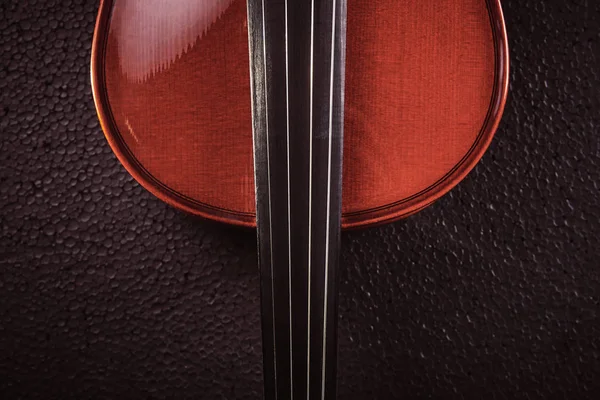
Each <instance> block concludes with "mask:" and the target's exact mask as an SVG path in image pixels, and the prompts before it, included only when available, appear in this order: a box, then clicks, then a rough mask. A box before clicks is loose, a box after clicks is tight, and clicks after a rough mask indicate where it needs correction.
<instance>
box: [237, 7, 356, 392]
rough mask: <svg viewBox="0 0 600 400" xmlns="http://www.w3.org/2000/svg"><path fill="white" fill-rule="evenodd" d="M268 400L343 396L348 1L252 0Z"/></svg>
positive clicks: (255, 123) (258, 198)
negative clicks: (340, 302) (341, 264)
mask: <svg viewBox="0 0 600 400" xmlns="http://www.w3.org/2000/svg"><path fill="white" fill-rule="evenodd" d="M248 25H249V34H250V68H251V81H252V115H253V132H254V162H255V180H256V201H257V210H256V211H257V227H258V249H259V263H260V274H261V279H260V282H261V299H262V300H261V308H262V309H261V312H262V333H263V363H264V382H265V396H264V397H265V399H267V400H275V399H308V400H312V399H321V400H323V399H334V398H335V389H336V363H337V285H336V281H337V275H338V258H339V249H340V227H341V225H340V219H341V182H342V181H341V177H342V136H343V108H344V107H343V88H344V61H345V57H344V56H345V28H346V0H310V1H291V0H284V1H281V0H278V1H275V0H250V1H248Z"/></svg>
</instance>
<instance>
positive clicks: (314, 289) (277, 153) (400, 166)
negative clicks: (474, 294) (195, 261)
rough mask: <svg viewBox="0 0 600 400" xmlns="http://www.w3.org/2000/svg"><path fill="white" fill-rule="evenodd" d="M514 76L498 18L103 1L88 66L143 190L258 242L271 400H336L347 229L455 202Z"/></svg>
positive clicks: (464, 7) (429, 5) (345, 1)
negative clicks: (252, 229) (250, 231)
mask: <svg viewBox="0 0 600 400" xmlns="http://www.w3.org/2000/svg"><path fill="white" fill-rule="evenodd" d="M507 74H508V52H507V44H506V34H505V29H504V21H503V19H502V11H501V8H500V4H499V0H413V1H397V0H377V1H364V0H360V1H358V0H303V1H300V0H298V1H288V0H283V1H282V0H247V1H245V0H143V1H142V0H105V1H104V2H102V4H101V7H100V14H99V18H98V24H97V31H96V34H95V39H94V46H93V55H92V82H93V89H94V95H95V100H96V105H97V108H98V114H99V116H100V120H101V123H102V127H103V129H104V132H105V133H106V137H107V138H108V140H109V142H110V144H111V146H112V148H113V150H114V151H115V153H116V154H117V156H118V157H119V159H120V160H121V162H122V163H123V164H124V165H125V167H126V168H127V169H128V170H129V171H130V172H131V174H132V175H133V176H135V177H136V179H138V181H140V182H141V183H142V184H143V185H144V186H145V187H146V188H148V189H149V190H150V191H152V192H153V193H155V194H156V195H157V196H159V197H160V198H162V199H163V200H165V201H166V202H168V203H170V204H173V205H174V206H176V207H179V208H180V209H183V210H185V211H188V212H191V213H193V214H197V215H200V216H204V217H207V218H212V219H215V220H219V221H222V222H228V223H233V224H237V225H245V226H256V227H257V239H258V247H257V253H258V264H259V270H260V287H261V321H262V334H263V338H262V339H263V340H262V344H263V346H262V348H263V367H264V374H263V376H264V398H265V399H266V400H278V399H293V398H297V399H307V400H334V399H335V398H336V365H337V276H338V266H339V254H340V233H341V229H342V227H346V228H349V227H359V226H365V225H372V224H378V223H383V222H386V221H391V220H394V219H398V218H401V217H403V216H406V215H409V214H412V213H414V212H416V211H418V210H420V209H421V208H423V207H425V206H427V205H428V204H430V203H432V202H433V201H435V200H436V199H437V198H438V197H440V196H441V195H443V194H444V193H446V192H447V191H448V190H450V189H451V188H452V187H453V186H454V185H456V184H457V183H458V182H459V181H460V180H461V179H462V178H463V177H464V176H465V175H466V174H467V173H468V172H469V170H471V169H472V168H473V167H474V165H475V164H476V163H477V161H478V160H479V158H480V157H481V156H482V155H483V152H484V151H485V150H486V148H487V146H488V145H489V142H490V140H491V138H492V136H493V134H494V131H495V130H496V128H497V126H498V123H499V121H500V117H501V113H502V110H503V107H504V102H505V99H506V92H507Z"/></svg>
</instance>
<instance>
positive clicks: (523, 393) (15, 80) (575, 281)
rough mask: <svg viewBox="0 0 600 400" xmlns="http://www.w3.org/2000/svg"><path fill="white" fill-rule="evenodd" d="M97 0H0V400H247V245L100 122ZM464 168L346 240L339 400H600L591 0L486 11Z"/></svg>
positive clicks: (528, 0)
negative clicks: (487, 72)
mask: <svg viewBox="0 0 600 400" xmlns="http://www.w3.org/2000/svg"><path fill="white" fill-rule="evenodd" d="M97 3H98V1H97V0H54V1H52V0H48V1H43V0H38V1H34V0H0V38H1V41H0V52H1V53H0V54H1V57H0V60H1V66H0V102H1V104H0V129H1V136H0V227H1V236H0V398H1V399H20V398H23V399H29V398H39V399H83V398H112V399H149V398H182V399H183V398H194V399H259V398H260V396H261V392H262V389H261V383H262V377H261V350H260V327H259V319H260V317H259V298H258V293H259V292H258V275H257V268H256V261H255V259H256V252H255V236H254V233H253V232H251V231H244V230H240V229H235V228H230V227H227V226H221V225H217V224H213V223H208V222H204V221H199V220H195V219H193V218H190V217H188V216H186V215H184V214H181V213H179V212H177V211H174V210H173V209H171V208H169V207H168V206H166V205H164V204H163V203H161V202H160V201H159V200H157V199H155V198H154V197H153V196H152V195H150V194H149V193H147V192H146V191H145V190H144V189H142V188H141V187H140V186H139V185H138V184H136V183H135V182H134V181H133V179H132V178H130V177H129V175H128V174H127V173H126V172H125V170H124V169H123V168H122V167H121V166H120V165H119V163H118V162H117V160H116V159H115V157H114V156H113V155H112V153H111V151H110V149H109V147H108V145H107V143H106V141H105V139H104V137H103V135H102V133H101V130H100V127H99V126H98V123H97V120H96V116H95V111H94V105H93V102H92V97H91V92H90V85H89V53H90V44H91V39H92V31H93V27H94V22H95V21H94V20H95V13H96V8H97ZM503 5H504V10H505V14H506V20H507V25H508V32H509V39H510V44H511V56H512V72H511V93H510V98H509V101H508V105H507V110H506V114H505V118H504V120H503V123H502V126H501V128H500V130H499V131H498V133H497V136H496V139H495V140H494V142H493V144H492V146H491V148H490V150H489V152H488V153H487V154H486V156H485V157H484V159H483V160H482V162H481V163H480V164H479V165H478V167H477V168H476V169H475V171H474V172H473V173H472V174H471V175H470V176H469V177H468V178H467V179H466V180H465V181H464V182H463V183H461V184H460V185H459V186H458V187H457V188H456V189H455V190H453V191H452V193H451V194H450V195H448V196H446V197H445V198H444V199H443V200H441V201H439V202H438V203H437V204H435V205H434V206H432V207H430V208H428V209H426V210H425V211H422V212H421V213H419V214H418V215H416V216H413V217H411V218H409V219H407V220H405V221H401V222H398V223H395V224H391V225H388V226H385V227H382V228H377V229H370V230H366V231H360V232H352V233H348V234H345V235H344V238H343V255H342V264H343V266H344V271H343V273H342V282H341V295H340V308H341V310H340V312H341V318H340V331H339V338H340V368H339V394H340V398H341V399H374V398H376V399H421V398H433V399H459V398H466V399H553V398H567V399H598V398H600V360H599V357H600V348H599V347H600V337H599V335H600V316H599V315H598V313H599V310H600V309H599V300H600V271H599V268H598V267H599V264H600V261H599V258H600V250H599V249H598V236H599V235H600V222H599V217H600V207H599V203H600V201H599V200H600V194H599V190H598V189H599V185H600V168H599V167H600V148H599V134H600V132H599V129H600V110H599V106H600V101H599V99H600V95H599V92H598V91H599V90H600V76H599V74H600V69H599V68H600V63H599V61H600V60H599V55H600V2H598V1H596V0H588V1H584V0H579V1H574V0H571V1H562V0H557V1H542V0H537V1H536V0H505V1H504V2H503Z"/></svg>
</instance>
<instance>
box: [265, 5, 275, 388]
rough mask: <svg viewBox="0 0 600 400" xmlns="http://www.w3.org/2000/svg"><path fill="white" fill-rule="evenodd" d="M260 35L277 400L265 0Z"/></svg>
mask: <svg viewBox="0 0 600 400" xmlns="http://www.w3.org/2000/svg"><path fill="white" fill-rule="evenodd" d="M262 35H263V63H264V65H263V67H264V71H263V72H264V79H265V81H264V97H265V129H266V138H267V196H268V201H269V253H270V254H269V256H270V264H271V265H270V269H271V311H272V314H273V371H274V376H273V378H274V380H275V399H277V346H276V344H275V301H274V300H275V277H274V268H273V249H272V246H273V220H272V211H271V208H272V207H271V154H270V149H269V147H270V146H269V144H270V141H269V102H268V93H269V91H268V88H267V86H268V81H267V44H266V43H267V32H266V18H265V0H262Z"/></svg>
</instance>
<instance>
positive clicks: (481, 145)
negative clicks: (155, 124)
mask: <svg viewBox="0 0 600 400" xmlns="http://www.w3.org/2000/svg"><path fill="white" fill-rule="evenodd" d="M113 4H114V0H101V1H100V6H99V12H98V17H97V21H96V26H95V30H94V38H93V44H92V51H91V81H92V93H93V97H94V102H95V105H96V110H97V114H98V118H99V121H100V124H101V127H102V130H103V132H104V135H105V137H106V139H107V141H108V143H109V145H110V147H111V149H112V150H113V152H114V153H115V155H116V156H117V158H118V160H119V161H120V162H121V163H122V164H123V166H124V167H125V169H126V170H127V171H128V172H129V173H130V174H131V175H132V176H133V177H134V179H136V180H137V181H138V182H139V183H140V184H141V185H142V186H143V187H144V188H146V189H147V190H148V191H150V192H151V193H152V194H153V195H155V196H156V197H158V198H159V199H161V200H162V201H164V202H165V203H167V204H169V205H171V206H173V207H175V208H177V209H179V210H182V211H184V212H186V213H189V214H192V215H196V216H199V217H202V218H206V219H210V220H214V221H218V222H222V223H227V224H233V225H237V226H243V227H248V228H255V227H256V219H255V214H254V213H241V212H235V211H232V210H228V209H222V208H218V207H212V206H210V205H208V204H204V203H200V202H198V201H195V200H193V199H188V198H185V197H183V196H182V195H181V194H180V193H175V192H174V191H173V190H171V189H170V188H169V187H167V186H165V185H164V184H163V183H162V182H160V181H159V180H157V179H156V178H155V177H154V176H152V175H151V174H150V173H148V172H147V171H146V169H145V168H144V167H143V166H142V165H141V164H140V163H139V162H138V161H137V159H136V158H135V157H134V156H133V154H131V151H130V150H129V148H128V147H127V146H126V145H125V143H124V142H123V141H122V140H121V139H120V135H119V134H118V132H119V130H118V128H117V125H116V123H115V121H114V119H113V117H112V113H111V110H110V103H109V102H108V97H107V93H106V86H105V80H104V73H105V71H104V65H103V60H104V54H105V46H106V37H105V36H106V35H105V32H106V30H107V29H108V28H109V22H110V18H111V12H112V6H113ZM486 4H487V7H488V12H489V15H490V20H491V21H490V22H491V25H492V31H493V36H494V46H495V54H496V70H495V87H494V91H493V95H492V99H491V102H490V109H489V117H488V119H487V120H486V122H485V124H484V126H483V128H482V130H481V134H480V135H479V137H478V140H477V142H476V143H475V144H474V145H473V147H472V148H471V150H470V151H469V153H468V154H467V155H466V156H465V158H464V159H463V160H462V161H461V162H460V163H459V164H458V165H457V166H456V167H455V168H454V169H453V170H452V171H450V172H449V173H448V174H447V175H446V176H445V177H444V178H442V179H440V181H439V182H438V183H437V184H436V185H434V186H433V187H432V188H430V189H429V190H428V191H427V192H426V193H424V194H423V193H420V194H416V195H414V196H413V197H411V198H409V199H406V200H403V201H402V202H401V203H395V204H390V205H386V206H384V207H381V208H379V209H369V210H366V211H361V212H354V213H344V214H343V216H342V228H344V229H355V228H362V227H372V226H378V225H382V224H385V223H389V222H393V221H397V220H399V219H402V218H405V217H408V216H410V215H412V214H415V213H417V212H419V211H420V210H422V209H424V208H426V207H427V206H429V205H430V204H432V203H434V202H435V201H436V200H437V199H439V198H440V197H442V196H443V195H444V194H446V193H448V192H449V191H450V190H451V189H452V188H453V187H455V186H456V185H457V184H458V183H459V182H460V181H461V180H463V179H464V178H465V176H466V175H467V174H468V173H469V172H470V171H471V170H472V169H473V168H474V167H475V165H476V164H477V162H478V161H479V160H480V159H481V157H482V156H483V154H484V153H485V151H486V150H487V148H488V147H489V145H490V143H491V141H492V138H493V136H494V134H495V132H496V130H497V129H498V126H499V124H500V121H501V118H502V114H503V111H504V107H505V104H506V100H507V96H508V85H509V49H508V39H507V33H506V26H505V21H504V15H503V12H502V7H501V3H500V0H486Z"/></svg>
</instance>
